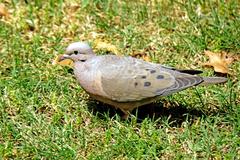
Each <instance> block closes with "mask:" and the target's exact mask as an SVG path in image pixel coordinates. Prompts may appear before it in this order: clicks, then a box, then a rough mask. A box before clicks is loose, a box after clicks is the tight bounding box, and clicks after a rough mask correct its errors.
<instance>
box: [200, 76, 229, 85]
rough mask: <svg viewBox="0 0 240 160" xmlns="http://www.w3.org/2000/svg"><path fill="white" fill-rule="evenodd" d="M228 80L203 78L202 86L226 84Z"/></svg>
mask: <svg viewBox="0 0 240 160" xmlns="http://www.w3.org/2000/svg"><path fill="white" fill-rule="evenodd" d="M227 80H228V79H227V78H225V77H203V82H202V83H201V84H203V85H207V84H218V83H224V82H226V81H227Z"/></svg>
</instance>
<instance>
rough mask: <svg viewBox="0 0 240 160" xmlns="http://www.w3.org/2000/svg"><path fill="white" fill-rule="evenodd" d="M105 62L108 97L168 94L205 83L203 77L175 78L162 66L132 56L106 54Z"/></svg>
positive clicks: (103, 78) (103, 82)
mask: <svg viewBox="0 0 240 160" xmlns="http://www.w3.org/2000/svg"><path fill="white" fill-rule="evenodd" d="M103 61H106V62H105V63H104V62H103V63H102V64H104V65H101V66H99V71H100V76H101V88H102V89H103V91H104V92H105V96H107V97H106V98H108V99H112V100H115V101H118V102H129V101H138V100H143V99H146V98H151V97H156V96H160V95H168V94H171V93H174V92H177V91H180V90H183V89H185V88H188V87H191V86H193V85H196V84H199V83H201V82H202V78H201V77H197V76H192V75H188V74H182V76H180V75H181V74H177V77H175V75H172V74H171V72H167V70H166V69H165V70H162V69H161V67H159V65H156V64H153V63H149V62H145V61H142V60H138V59H134V58H130V57H121V58H116V57H115V56H106V57H105V59H104V60H103ZM107 62H108V63H107Z"/></svg>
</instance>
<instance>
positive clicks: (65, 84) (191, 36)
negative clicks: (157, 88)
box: [0, 0, 240, 159]
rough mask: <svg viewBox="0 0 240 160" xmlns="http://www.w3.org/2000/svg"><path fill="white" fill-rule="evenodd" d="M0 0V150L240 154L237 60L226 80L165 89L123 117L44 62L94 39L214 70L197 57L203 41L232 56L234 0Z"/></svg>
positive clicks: (58, 155)
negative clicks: (2, 12) (1, 8)
mask: <svg viewBox="0 0 240 160" xmlns="http://www.w3.org/2000/svg"><path fill="white" fill-rule="evenodd" d="M0 3H3V4H4V5H5V6H6V7H7V9H8V11H9V13H10V16H9V17H1V18H0V46H1V48H0V64H1V68H0V74H1V76H0V157H1V159H239V158H240V138H239V136H240V132H239V131H240V94H239V90H240V83H239V81H238V80H239V79H240V74H239V73H240V63H239V61H236V62H235V63H234V64H232V65H231V68H232V71H231V72H232V74H233V75H232V76H231V77H230V78H229V81H228V83H226V84H224V85H213V86H207V87H204V86H202V87H201V86H200V87H197V88H193V89H188V90H185V91H182V92H180V93H177V94H174V95H171V96H168V97H163V98H162V99H161V100H160V101H159V102H156V103H154V104H152V105H148V106H145V107H141V108H139V109H138V110H137V111H136V112H133V116H131V118H130V119H129V120H127V121H122V120H120V118H119V117H120V114H121V113H120V112H119V111H115V110H114V109H112V108H110V107H109V106H106V105H104V104H101V103H99V102H95V101H93V100H92V99H90V98H89V97H88V95H87V94H86V93H85V92H84V91H83V90H82V89H81V87H80V86H79V85H78V84H77V82H76V80H75V78H74V76H73V74H72V70H71V69H69V68H67V67H62V66H53V65H52V60H53V59H54V58H55V56H56V55H58V54H60V53H63V51H64V48H65V47H66V46H67V45H68V44H69V43H71V42H73V41H88V42H90V43H91V44H92V45H93V46H94V43H95V40H96V39H100V40H102V41H105V42H108V43H111V44H112V45H115V46H116V47H117V48H118V50H119V51H120V53H122V54H123V55H131V54H132V53H135V52H142V51H143V50H145V51H146V54H147V55H148V56H149V57H150V59H151V61H153V62H157V63H163V64H167V65H169V66H174V67H177V68H195V69H202V70H204V74H203V75H205V76H207V75H213V71H212V69H207V68H202V66H201V65H199V62H206V61H207V58H206V57H205V56H204V54H203V51H204V50H211V51H215V52H220V51H226V52H230V53H232V54H234V55H235V56H237V55H238V56H239V53H240V30H239V26H240V14H239V13H240V4H239V2H238V1H235V0H229V1H220V0H219V1H218V0H213V1H211V0H209V1H201V0H195V1H181V0H179V1H175V0H172V1H161V0H156V1H151V2H149V1H138V2H135V1H116V0H106V1H100V0H95V1H88V0H82V2H81V3H78V1H75V0H70V1H63V0H51V1H49V2H47V1H46V2H45V1H41V0H35V1H27V0H26V1H18V0H14V1H8V0H0ZM95 50H96V49H95ZM96 51H97V53H98V54H107V53H106V51H105V50H96ZM152 110H153V112H154V113H155V115H154V114H153V113H152ZM136 115H138V118H141V119H142V120H141V121H138V120H137V118H136Z"/></svg>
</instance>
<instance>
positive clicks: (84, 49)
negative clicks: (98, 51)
mask: <svg viewBox="0 0 240 160" xmlns="http://www.w3.org/2000/svg"><path fill="white" fill-rule="evenodd" d="M94 55H95V53H94V52H93V50H92V48H91V47H90V46H89V45H88V43H85V42H74V43H71V44H70V45H69V46H68V47H67V48H66V51H65V54H64V55H62V56H61V57H60V59H59V61H63V60H65V59H70V60H72V61H73V62H76V61H82V62H85V61H86V60H87V59H88V58H89V57H92V56H94Z"/></svg>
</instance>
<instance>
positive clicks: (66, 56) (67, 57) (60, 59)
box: [58, 54, 69, 62]
mask: <svg viewBox="0 0 240 160" xmlns="http://www.w3.org/2000/svg"><path fill="white" fill-rule="evenodd" d="M65 59H69V55H68V54H63V55H62V56H60V57H59V59H58V61H59V62H61V61H63V60H65Z"/></svg>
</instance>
